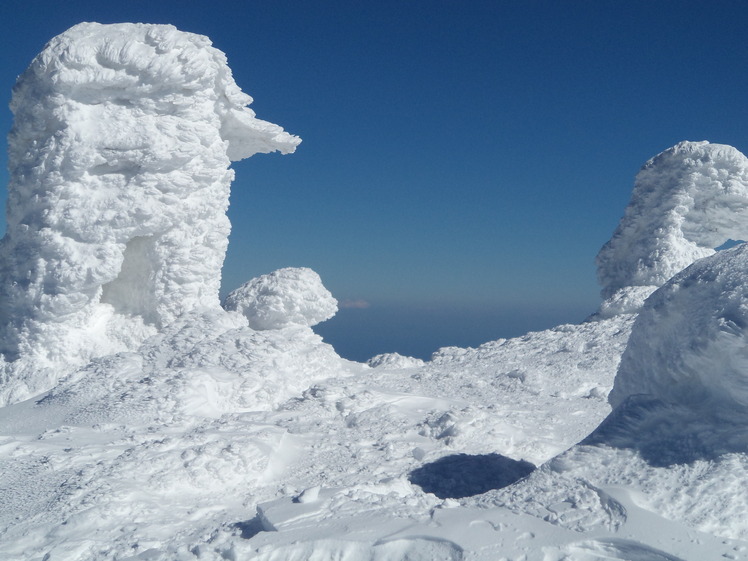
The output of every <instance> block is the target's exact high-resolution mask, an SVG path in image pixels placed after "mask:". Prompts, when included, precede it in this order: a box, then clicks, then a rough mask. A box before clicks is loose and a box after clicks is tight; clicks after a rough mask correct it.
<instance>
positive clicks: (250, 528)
mask: <svg viewBox="0 0 748 561" xmlns="http://www.w3.org/2000/svg"><path fill="white" fill-rule="evenodd" d="M231 527H232V528H236V529H237V530H239V531H240V532H241V537H242V538H244V539H245V540H248V539H250V538H254V537H255V536H256V535H257V534H259V533H260V532H264V531H265V528H264V527H263V525H262V521H261V520H260V517H259V516H255V517H254V518H252V519H251V520H245V521H243V522H236V523H235V524H232V525H231Z"/></svg>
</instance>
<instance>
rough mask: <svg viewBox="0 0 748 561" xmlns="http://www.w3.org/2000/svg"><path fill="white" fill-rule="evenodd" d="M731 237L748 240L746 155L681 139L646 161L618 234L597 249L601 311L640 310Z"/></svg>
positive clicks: (729, 147) (613, 312)
mask: <svg viewBox="0 0 748 561" xmlns="http://www.w3.org/2000/svg"><path fill="white" fill-rule="evenodd" d="M728 239H734V240H745V239H748V158H746V157H745V156H744V155H743V154H741V153H740V152H739V151H738V150H736V149H735V148H732V147H731V146H726V145H723V144H709V143H708V142H706V141H704V142H681V143H679V144H677V145H676V146H674V147H672V148H669V149H668V150H665V151H664V152H662V153H661V154H658V155H657V156H655V157H654V158H652V159H651V160H649V161H648V162H647V163H646V164H645V165H644V167H643V168H642V169H641V171H640V172H639V173H638V175H637V176H636V182H635V185H634V191H633V194H632V196H631V201H630V203H629V205H628V207H627V208H626V212H625V215H624V216H623V218H622V219H621V221H620V223H619V224H618V228H617V229H616V231H615V233H614V234H613V237H612V238H611V239H610V241H608V243H606V244H605V245H604V246H603V248H602V249H601V250H600V253H598V255H597V267H598V278H599V281H600V284H601V285H602V296H603V298H604V299H605V300H606V301H605V302H604V303H603V305H602V307H601V309H600V313H599V316H600V317H610V316H613V315H617V314H619V313H633V312H636V311H638V310H639V308H640V307H641V305H642V303H643V302H644V300H645V299H646V298H647V296H649V294H651V293H652V292H653V291H654V290H656V289H657V288H658V287H659V286H662V285H663V284H664V283H665V282H667V281H668V279H670V278H671V277H672V276H673V275H675V274H676V273H678V272H679V271H681V270H683V269H684V268H685V267H687V266H688V265H690V264H691V263H693V262H694V261H696V260H697V259H700V258H702V257H706V256H708V255H712V254H713V253H714V252H715V248H717V247H719V246H721V245H722V244H723V243H724V242H725V241H727V240H728Z"/></svg>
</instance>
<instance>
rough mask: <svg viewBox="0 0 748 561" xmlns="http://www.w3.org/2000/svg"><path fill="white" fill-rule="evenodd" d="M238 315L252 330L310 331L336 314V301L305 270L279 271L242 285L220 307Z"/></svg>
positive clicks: (315, 274) (319, 282)
mask: <svg viewBox="0 0 748 561" xmlns="http://www.w3.org/2000/svg"><path fill="white" fill-rule="evenodd" d="M223 307H224V308H225V309H226V310H230V311H237V312H241V313H242V314H244V316H246V318H247V320H248V321H249V326H250V327H251V328H252V329H258V330H264V329H281V328H283V327H288V326H289V325H303V326H306V327H312V326H313V325H317V324H318V323H320V322H323V321H325V320H328V319H330V318H331V317H333V316H334V315H335V313H336V312H337V311H338V301H337V300H335V298H333V297H332V294H330V292H329V291H328V290H327V289H326V288H325V287H324V286H323V285H322V279H320V278H319V275H318V274H317V273H315V272H314V271H312V270H311V269H307V268H304V267H298V268H292V267H288V268H286V269H279V270H277V271H273V272H272V273H270V274H269V275H262V276H260V277H257V278H256V279H252V280H251V281H249V282H247V283H245V284H243V285H242V286H240V287H239V288H237V289H236V290H234V291H233V292H231V293H230V294H229V295H228V296H227V297H226V300H225V301H224V303H223Z"/></svg>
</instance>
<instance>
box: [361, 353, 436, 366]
mask: <svg viewBox="0 0 748 561" xmlns="http://www.w3.org/2000/svg"><path fill="white" fill-rule="evenodd" d="M366 364H368V365H369V366H371V367H372V368H393V369H396V368H419V367H421V366H423V365H424V364H426V363H425V362H424V361H422V360H421V359H420V358H415V357H412V356H403V355H401V354H400V353H384V354H381V355H376V356H373V357H371V358H370V359H369V360H368V361H367V362H366Z"/></svg>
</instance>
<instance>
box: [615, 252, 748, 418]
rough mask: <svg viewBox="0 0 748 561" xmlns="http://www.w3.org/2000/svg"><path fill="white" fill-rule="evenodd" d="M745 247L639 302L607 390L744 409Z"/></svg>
mask: <svg viewBox="0 0 748 561" xmlns="http://www.w3.org/2000/svg"><path fill="white" fill-rule="evenodd" d="M746 286H748V245H745V244H743V245H740V246H737V247H735V248H733V249H729V250H725V251H721V252H719V253H717V254H716V255H713V256H711V257H709V258H706V259H702V260H700V261H698V262H696V263H694V264H693V265H691V266H690V267H689V268H687V269H686V270H685V271H683V272H682V273H680V274H678V275H676V276H675V277H674V278H673V279H672V280H671V281H670V282H668V283H667V284H666V285H665V286H663V287H662V288H660V289H659V290H658V291H657V292H655V293H654V294H653V295H652V296H650V298H649V299H648V300H647V302H646V304H645V306H644V308H643V309H642V311H641V313H640V314H639V317H638V319H637V321H636V323H635V325H634V329H633V331H632V333H631V338H630V339H629V343H628V347H627V348H626V351H625V352H624V354H623V357H622V359H621V365H620V367H619V370H618V374H617V376H616V379H615V384H614V386H613V390H612V391H611V393H610V398H609V399H610V403H611V405H613V406H614V407H616V406H618V405H620V404H621V403H622V402H623V401H624V400H625V399H626V398H627V397H629V396H632V395H637V394H646V395H647V396H649V397H651V398H654V399H657V400H661V401H663V402H665V403H673V404H680V405H684V406H686V407H687V408H689V409H691V408H693V409H699V410H702V409H703V410H712V411H722V412H723V413H725V412H728V411H729V412H731V414H732V413H737V412H742V413H743V414H748V350H747V349H748V293H746Z"/></svg>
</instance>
